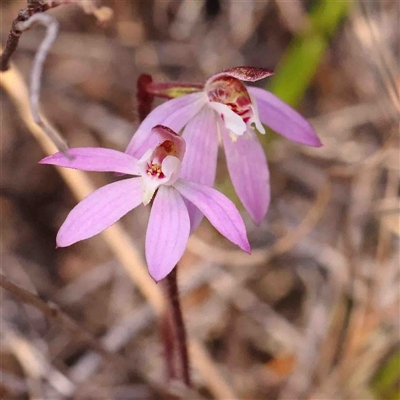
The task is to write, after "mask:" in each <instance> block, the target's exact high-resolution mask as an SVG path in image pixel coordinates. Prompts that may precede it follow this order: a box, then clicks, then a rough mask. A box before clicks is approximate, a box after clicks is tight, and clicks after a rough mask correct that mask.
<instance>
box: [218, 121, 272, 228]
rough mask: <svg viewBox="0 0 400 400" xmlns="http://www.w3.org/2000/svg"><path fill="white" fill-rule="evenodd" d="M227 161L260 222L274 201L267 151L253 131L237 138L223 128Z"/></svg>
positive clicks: (242, 198)
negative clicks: (271, 193) (271, 194)
mask: <svg viewBox="0 0 400 400" xmlns="http://www.w3.org/2000/svg"><path fill="white" fill-rule="evenodd" d="M221 131H222V141H223V144H224V149H225V155H226V162H227V164H228V170H229V175H230V177H231V180H232V183H233V186H234V187H235V190H236V193H237V195H238V196H239V199H240V201H241V202H242V203H243V206H244V207H245V209H246V210H247V211H248V213H249V214H250V216H251V217H252V218H253V220H254V222H255V223H256V224H259V223H260V222H261V221H262V220H263V219H264V217H265V214H266V213H267V210H268V206H269V202H270V187H269V172H268V165H267V160H266V157H265V153H264V150H263V149H262V147H261V145H260V143H259V142H258V140H257V137H256V135H255V133H254V132H253V131H252V130H249V131H248V132H247V133H246V134H245V135H243V136H240V137H238V139H237V140H236V141H232V138H231V137H230V135H229V134H228V132H227V131H226V129H223V128H221Z"/></svg>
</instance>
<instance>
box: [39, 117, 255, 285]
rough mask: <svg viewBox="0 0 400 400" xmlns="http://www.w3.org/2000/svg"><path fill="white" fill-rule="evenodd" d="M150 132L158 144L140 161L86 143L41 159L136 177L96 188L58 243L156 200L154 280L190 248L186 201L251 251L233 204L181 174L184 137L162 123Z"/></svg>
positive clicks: (151, 241) (149, 244) (151, 234)
mask: <svg viewBox="0 0 400 400" xmlns="http://www.w3.org/2000/svg"><path fill="white" fill-rule="evenodd" d="M152 132H153V135H154V137H155V138H156V141H157V142H158V143H157V145H156V146H154V147H153V149H150V150H148V151H146V152H145V153H144V155H143V156H142V157H141V158H140V159H137V158H135V157H133V156H131V155H129V154H126V153H122V152H119V151H116V150H111V149H104V148H90V147H87V148H75V149H70V150H67V152H68V156H69V157H66V156H65V154H64V153H62V152H60V153H56V154H54V155H52V156H49V157H46V158H44V159H43V160H41V161H40V163H41V164H51V165H58V166H60V167H67V168H74V169H80V170H84V171H101V172H103V171H112V172H117V173H122V174H129V175H133V176H134V177H133V178H128V179H124V180H120V181H118V182H114V183H110V184H108V185H106V186H104V187H102V188H100V189H98V190H96V191H95V192H93V193H91V194H90V195H89V196H88V197H86V198H85V199H84V200H82V201H81V202H80V203H79V204H78V205H77V206H76V207H75V208H73V209H72V211H71V212H70V213H69V215H68V216H67V219H66V220H65V222H64V223H63V225H62V226H61V228H60V230H59V232H58V235H57V246H58V247H66V246H70V245H72V244H73V243H76V242H78V241H80V240H84V239H87V238H90V237H92V236H94V235H97V234H98V233H100V232H101V231H103V230H104V229H106V228H108V227H109V226H111V225H112V224H114V223H115V222H117V221H118V220H119V219H120V218H121V217H123V216H124V215H125V214H127V213H128V212H129V211H131V210H133V209H134V208H136V207H137V206H139V205H140V203H143V204H145V205H146V204H149V202H150V201H151V200H153V203H152V208H151V213H150V219H149V224H148V228H147V233H146V244H145V247H146V251H145V253H146V260H147V264H148V268H149V273H150V275H151V276H152V277H153V279H154V280H155V281H156V282H158V281H160V280H161V279H163V278H165V277H166V276H167V275H168V274H169V273H170V272H171V270H172V269H173V268H174V267H175V265H176V264H177V262H178V261H179V260H180V258H181V257H182V254H183V252H184V250H185V248H186V244H187V241H188V238H189V234H190V218H189V212H188V208H187V205H186V204H191V205H192V206H194V207H197V208H198V209H199V210H200V211H201V213H202V214H204V215H205V216H206V217H207V218H208V220H209V221H210V222H211V224H212V225H214V227H215V228H216V229H217V230H218V231H219V232H220V233H221V234H222V235H224V236H225V237H226V238H227V239H229V240H230V241H231V242H233V243H234V244H236V245H238V246H239V247H240V248H242V249H243V250H244V251H246V252H250V245H249V242H248V240H247V236H246V229H245V226H244V223H243V220H242V217H241V216H240V214H239V211H238V210H237V209H236V207H235V205H234V204H233V203H232V202H231V201H230V200H229V199H228V198H227V197H225V196H224V195H222V194H221V193H219V192H218V191H217V190H215V189H213V188H210V187H208V186H205V185H202V184H198V183H194V182H189V181H188V180H185V179H182V178H181V177H180V172H181V163H182V159H183V156H184V154H185V146H186V145H185V140H184V139H182V138H181V137H180V136H178V135H177V134H176V133H175V132H174V131H172V130H170V129H169V128H167V127H164V126H161V125H159V126H156V127H154V128H153V129H152ZM193 162H196V160H193ZM156 191H157V193H156Z"/></svg>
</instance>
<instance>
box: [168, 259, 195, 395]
mask: <svg viewBox="0 0 400 400" xmlns="http://www.w3.org/2000/svg"><path fill="white" fill-rule="evenodd" d="M165 289H166V297H167V302H168V303H167V304H168V308H169V310H168V311H167V312H168V313H169V314H170V315H169V316H170V318H169V321H170V324H169V325H170V327H171V331H172V332H173V339H174V342H175V346H174V347H173V350H174V353H175V357H176V359H177V361H178V371H179V377H180V378H181V379H182V381H183V382H184V383H185V385H186V386H189V387H190V386H191V379H190V365H189V353H188V349H187V343H186V329H185V323H184V321H183V317H182V311H181V305H180V301H179V292H178V284H177V267H175V268H174V269H173V270H172V272H171V273H170V274H169V275H168V276H167V277H166V278H165ZM170 362H171V360H169V361H167V363H170ZM167 365H168V364H167ZM171 365H173V364H171ZM170 372H172V371H170Z"/></svg>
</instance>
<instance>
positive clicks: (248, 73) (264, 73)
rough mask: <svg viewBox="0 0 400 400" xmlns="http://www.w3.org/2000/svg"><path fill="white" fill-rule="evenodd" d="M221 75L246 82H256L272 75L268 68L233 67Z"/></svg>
mask: <svg viewBox="0 0 400 400" xmlns="http://www.w3.org/2000/svg"><path fill="white" fill-rule="evenodd" d="M221 74H225V75H229V76H233V77H234V78H237V79H240V80H241V81H246V82H256V81H259V80H260V79H264V78H267V77H268V76H271V75H273V74H274V71H272V69H269V68H258V67H233V68H229V69H226V70H225V71H222V72H221Z"/></svg>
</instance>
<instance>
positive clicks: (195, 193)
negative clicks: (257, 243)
mask: <svg viewBox="0 0 400 400" xmlns="http://www.w3.org/2000/svg"><path fill="white" fill-rule="evenodd" d="M174 187H175V188H176V189H177V190H178V191H179V192H180V193H181V194H182V196H183V197H185V198H186V199H187V200H189V201H190V202H191V203H193V204H194V205H195V206H196V207H197V208H198V209H199V210H200V211H201V212H202V213H203V214H204V215H205V216H206V218H207V219H208V220H209V221H210V222H211V224H212V225H213V226H214V227H215V229H216V230H217V231H218V232H220V233H221V234H222V235H223V236H225V237H226V238H227V239H228V240H230V241H231V242H232V243H234V244H236V245H237V246H239V247H240V248H241V249H243V250H244V251H246V252H247V253H250V250H251V249H250V244H249V241H248V240H247V234H246V227H245V225H244V222H243V219H242V217H241V215H240V213H239V211H238V210H237V208H236V207H235V205H234V204H233V203H232V201H230V200H229V199H228V198H227V197H226V196H224V195H223V194H222V193H220V192H218V191H217V190H215V189H213V188H211V187H208V186H205V185H201V184H198V183H194V182H188V181H184V180H178V181H177V182H176V183H175V186H174Z"/></svg>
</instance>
